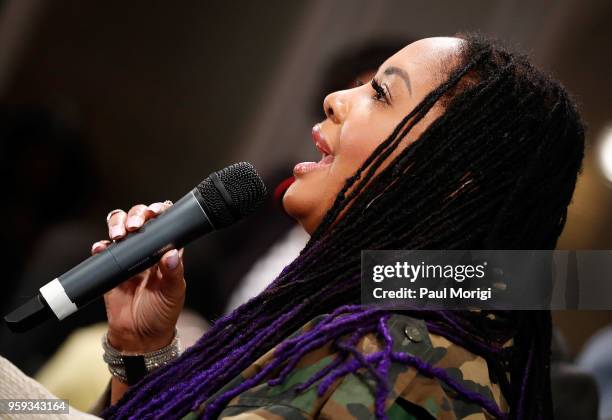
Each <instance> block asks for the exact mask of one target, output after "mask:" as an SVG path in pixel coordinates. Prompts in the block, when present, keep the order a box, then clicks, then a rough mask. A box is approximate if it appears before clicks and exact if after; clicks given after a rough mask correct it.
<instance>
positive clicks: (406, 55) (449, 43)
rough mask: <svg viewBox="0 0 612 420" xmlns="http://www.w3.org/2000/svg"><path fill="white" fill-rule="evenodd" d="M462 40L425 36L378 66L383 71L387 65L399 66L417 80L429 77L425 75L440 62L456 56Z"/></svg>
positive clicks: (436, 67)
mask: <svg viewBox="0 0 612 420" xmlns="http://www.w3.org/2000/svg"><path fill="white" fill-rule="evenodd" d="M462 43H463V40H461V39H460V38H454V37H435V38H425V39H421V40H418V41H415V42H413V43H412V44H409V45H407V46H405V47H404V48H402V49H401V50H399V51H398V52H397V53H395V54H393V55H392V56H391V57H389V58H388V59H387V60H386V61H385V62H384V63H383V65H382V66H381V67H380V69H381V71H384V69H385V68H387V67H391V66H393V67H399V68H401V69H404V70H405V71H407V72H408V74H409V75H410V78H411V79H413V80H415V81H418V80H419V79H421V78H429V77H427V75H430V76H431V75H433V74H435V73H437V71H436V70H437V69H438V68H439V66H440V64H441V63H447V62H448V60H449V59H452V58H453V57H456V56H457V54H458V52H459V49H460V47H461V44H462Z"/></svg>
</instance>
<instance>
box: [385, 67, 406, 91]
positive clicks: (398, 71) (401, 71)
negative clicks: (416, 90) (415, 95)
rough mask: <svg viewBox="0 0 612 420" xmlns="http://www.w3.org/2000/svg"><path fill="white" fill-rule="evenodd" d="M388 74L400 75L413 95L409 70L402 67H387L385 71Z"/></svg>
mask: <svg viewBox="0 0 612 420" xmlns="http://www.w3.org/2000/svg"><path fill="white" fill-rule="evenodd" d="M383 73H384V74H385V75H387V76H391V75H394V74H395V75H398V76H399V77H401V78H402V79H403V80H404V83H405V84H406V87H407V88H408V92H409V93H410V95H412V85H411V84H410V77H409V76H408V72H406V70H404V69H400V68H399V67H393V66H391V67H387V68H386V69H385V71H384V72H383Z"/></svg>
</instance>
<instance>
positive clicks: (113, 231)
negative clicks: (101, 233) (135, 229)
mask: <svg viewBox="0 0 612 420" xmlns="http://www.w3.org/2000/svg"><path fill="white" fill-rule="evenodd" d="M121 235H123V229H121V226H119V225H115V226H111V228H110V237H111V239H115V238H118V237H120V236H121Z"/></svg>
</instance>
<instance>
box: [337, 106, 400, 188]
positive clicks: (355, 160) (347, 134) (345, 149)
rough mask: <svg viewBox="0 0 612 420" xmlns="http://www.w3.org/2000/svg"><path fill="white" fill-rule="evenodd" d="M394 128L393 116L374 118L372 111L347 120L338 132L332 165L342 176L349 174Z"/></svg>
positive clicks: (345, 176)
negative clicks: (335, 152) (336, 150)
mask: <svg viewBox="0 0 612 420" xmlns="http://www.w3.org/2000/svg"><path fill="white" fill-rule="evenodd" d="M394 128H395V120H394V119H393V118H384V117H382V118H381V115H377V116H376V118H374V115H372V112H370V113H368V114H365V113H364V114H359V115H355V118H351V119H349V120H347V121H346V122H345V123H344V124H343V126H342V129H341V130H340V133H339V142H338V144H339V147H338V154H337V156H336V160H335V161H334V166H336V168H334V169H336V170H337V171H338V172H339V174H340V173H341V174H342V175H344V178H347V177H349V176H351V175H352V174H353V173H354V172H355V171H356V170H357V169H358V168H359V167H360V166H361V165H362V164H363V162H364V161H365V160H366V159H367V158H368V157H369V156H370V155H371V154H372V152H373V151H374V150H375V149H376V147H378V145H380V144H381V143H382V142H383V141H384V140H385V139H386V138H387V137H388V136H389V134H390V133H391V132H392V131H393V129H394Z"/></svg>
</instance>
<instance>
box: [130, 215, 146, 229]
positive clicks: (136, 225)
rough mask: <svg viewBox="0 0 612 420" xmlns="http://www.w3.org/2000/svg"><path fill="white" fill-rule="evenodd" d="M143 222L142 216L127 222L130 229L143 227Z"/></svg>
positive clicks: (131, 218) (134, 217) (133, 217)
mask: <svg viewBox="0 0 612 420" xmlns="http://www.w3.org/2000/svg"><path fill="white" fill-rule="evenodd" d="M142 222H144V219H143V218H142V216H132V217H130V218H129V219H128V221H127V227H129V228H130V229H134V228H139V227H140V226H141V225H142Z"/></svg>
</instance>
